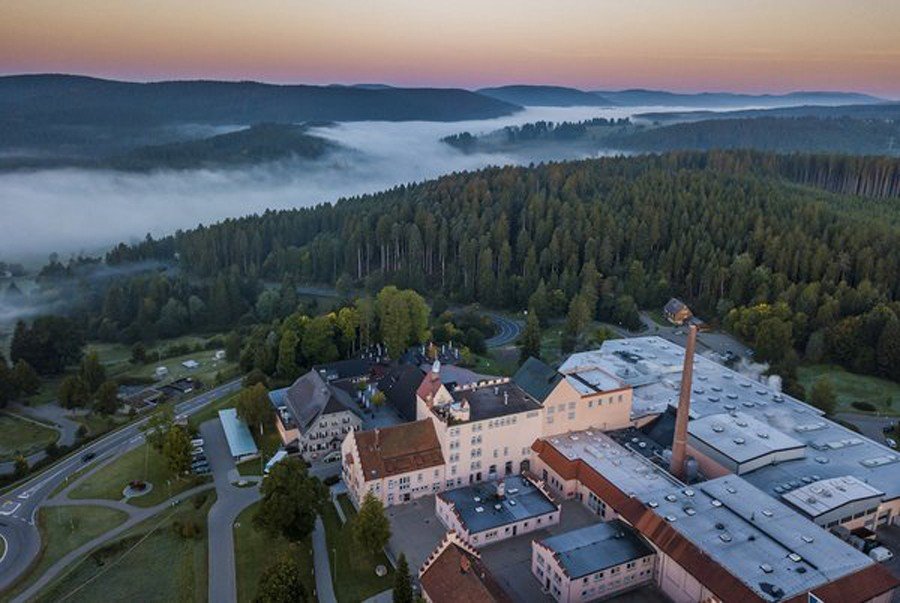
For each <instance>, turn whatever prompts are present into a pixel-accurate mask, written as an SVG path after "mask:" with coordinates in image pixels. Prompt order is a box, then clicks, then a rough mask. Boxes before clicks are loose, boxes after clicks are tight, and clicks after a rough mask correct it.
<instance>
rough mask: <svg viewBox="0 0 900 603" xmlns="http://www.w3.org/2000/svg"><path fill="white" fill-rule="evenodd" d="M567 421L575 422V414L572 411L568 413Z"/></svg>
mask: <svg viewBox="0 0 900 603" xmlns="http://www.w3.org/2000/svg"><path fill="white" fill-rule="evenodd" d="M569 420H570V421H574V420H575V412H574V411H573V412H570V413H569Z"/></svg>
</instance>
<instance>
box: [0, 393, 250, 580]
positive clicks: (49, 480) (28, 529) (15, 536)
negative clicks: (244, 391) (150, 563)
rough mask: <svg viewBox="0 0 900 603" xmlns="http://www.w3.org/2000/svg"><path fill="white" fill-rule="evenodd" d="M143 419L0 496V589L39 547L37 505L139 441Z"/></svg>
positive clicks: (198, 402) (198, 400)
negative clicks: (1, 547)
mask: <svg viewBox="0 0 900 603" xmlns="http://www.w3.org/2000/svg"><path fill="white" fill-rule="evenodd" d="M240 386H241V382H240V380H239V379H236V380H234V381H232V382H229V383H227V384H225V385H222V386H220V387H217V388H214V389H212V390H210V391H208V392H205V393H202V394H200V395H198V396H196V397H194V398H191V399H190V400H186V401H184V402H180V403H178V404H176V405H175V412H176V414H188V415H189V414H192V413H194V412H196V411H198V410H200V409H201V408H203V407H204V406H206V405H207V404H209V403H211V402H213V401H215V400H217V399H219V398H221V397H223V396H225V395H228V394H230V393H232V392H235V391H237V390H238V389H240ZM146 420H147V419H146V418H142V419H139V420H137V421H135V422H133V423H130V424H128V425H127V426H125V427H122V428H121V429H118V430H116V431H113V432H112V433H110V434H107V435H105V436H102V437H100V438H98V439H96V440H94V441H93V442H91V443H89V444H87V445H85V446H84V447H82V448H81V449H80V450H78V451H77V452H75V453H74V454H71V455H70V456H68V457H66V458H64V459H62V460H60V461H58V462H57V463H56V464H54V465H52V466H51V467H48V468H47V469H46V470H44V471H42V472H40V473H38V474H36V475H34V476H32V477H31V478H30V479H28V480H27V481H25V482H24V483H22V484H21V485H19V486H18V487H16V488H14V489H13V490H11V491H9V492H8V493H6V494H4V495H3V496H2V497H0V535H2V536H3V537H4V538H6V540H7V542H9V543H10V550H9V551H7V554H6V555H5V556H4V558H3V559H2V560H0V592H2V591H3V590H4V589H6V588H7V587H8V586H9V585H10V584H12V583H13V582H15V581H16V580H17V579H18V578H19V576H21V575H22V574H23V573H24V572H26V571H27V570H28V568H29V567H30V565H31V563H32V562H33V560H34V559H35V557H37V555H38V553H39V552H40V550H41V536H40V533H39V532H38V530H37V528H36V526H35V525H34V518H35V515H36V514H37V510H38V508H39V507H40V506H41V505H42V504H43V503H44V502H45V501H46V500H47V498H48V497H49V496H50V494H51V493H52V492H53V491H54V490H55V489H56V488H57V487H59V486H60V485H62V484H65V483H66V482H67V481H68V480H69V478H70V477H71V476H72V475H74V474H75V473H76V472H78V471H80V470H81V469H83V468H84V467H86V466H91V467H93V466H94V464H99V462H100V461H101V460H103V459H106V458H113V457H118V456H119V455H121V454H123V453H124V452H127V451H128V450H130V449H131V448H132V447H133V446H135V445H136V443H138V442H140V441H142V440H143V436H142V435H141V431H140V429H141V426H142V425H143V424H144V423H145V422H146ZM86 452H93V453H94V454H95V455H96V458H95V459H94V460H93V461H92V464H91V465H86V464H85V463H84V462H83V461H82V460H81V459H82V457H83V455H84V454H85V453H86ZM206 487H207V488H208V487H209V486H206ZM182 496H184V495H182ZM85 502H86V501H85Z"/></svg>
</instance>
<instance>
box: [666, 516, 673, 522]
mask: <svg viewBox="0 0 900 603" xmlns="http://www.w3.org/2000/svg"><path fill="white" fill-rule="evenodd" d="M666 521H668V522H669V523H671V522H673V521H675V516H674V515H666Z"/></svg>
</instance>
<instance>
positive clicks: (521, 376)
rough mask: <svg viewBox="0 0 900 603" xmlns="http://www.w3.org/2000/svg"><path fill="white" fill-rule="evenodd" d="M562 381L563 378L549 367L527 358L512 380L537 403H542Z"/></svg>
mask: <svg viewBox="0 0 900 603" xmlns="http://www.w3.org/2000/svg"><path fill="white" fill-rule="evenodd" d="M562 379H563V376H562V375H561V374H560V373H559V372H558V371H556V370H554V369H552V368H550V366H548V365H547V364H545V363H543V362H541V361H540V360H538V359H537V358H529V359H528V360H526V361H525V364H523V365H522V366H521V367H520V368H519V370H518V371H516V374H515V376H514V377H513V379H512V380H513V381H514V382H515V383H516V385H518V386H519V387H521V388H522V389H523V390H525V391H526V392H527V393H528V395H529V396H531V397H532V398H534V399H535V400H537V401H539V402H543V401H544V400H546V399H547V396H549V395H550V392H552V391H553V388H555V387H556V384H557V383H559V382H560V381H562Z"/></svg>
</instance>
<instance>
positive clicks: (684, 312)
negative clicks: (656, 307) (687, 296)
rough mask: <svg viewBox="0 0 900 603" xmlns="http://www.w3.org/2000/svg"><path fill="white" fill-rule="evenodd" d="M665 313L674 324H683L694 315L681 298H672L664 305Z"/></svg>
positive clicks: (667, 318)
mask: <svg viewBox="0 0 900 603" xmlns="http://www.w3.org/2000/svg"><path fill="white" fill-rule="evenodd" d="M663 314H665V315H666V320H668V321H669V322H670V323H672V324H673V325H678V326H681V325H683V324H685V323H686V322H688V321H689V320H690V319H691V318H693V317H694V314H693V312H691V309H690V308H688V307H687V304H685V303H684V302H683V301H681V300H680V299H676V298H674V297H673V298H672V299H670V300H669V301H668V302H667V303H666V305H665V306H664V307H663Z"/></svg>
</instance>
